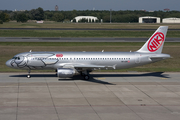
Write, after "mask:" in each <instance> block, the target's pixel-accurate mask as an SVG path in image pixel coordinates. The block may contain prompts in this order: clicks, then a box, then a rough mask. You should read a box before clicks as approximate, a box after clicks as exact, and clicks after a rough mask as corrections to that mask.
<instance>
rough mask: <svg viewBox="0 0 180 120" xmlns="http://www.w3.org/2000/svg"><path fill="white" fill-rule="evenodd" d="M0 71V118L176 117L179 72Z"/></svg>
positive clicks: (143, 119) (100, 119) (132, 119)
mask: <svg viewBox="0 0 180 120" xmlns="http://www.w3.org/2000/svg"><path fill="white" fill-rule="evenodd" d="M31 76H32V77H31V78H30V79H28V78H26V73H0V118H1V119H2V120H179V119H180V74H179V73H139V72H128V73H92V74H91V76H92V77H91V79H90V80H88V81H84V80H80V79H81V77H80V76H75V77H74V78H73V79H58V78H57V77H55V75H54V74H51V73H32V75H31Z"/></svg>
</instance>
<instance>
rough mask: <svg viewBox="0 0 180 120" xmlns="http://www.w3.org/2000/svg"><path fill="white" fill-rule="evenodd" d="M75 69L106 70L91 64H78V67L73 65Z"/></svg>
mask: <svg viewBox="0 0 180 120" xmlns="http://www.w3.org/2000/svg"><path fill="white" fill-rule="evenodd" d="M73 66H74V68H105V66H101V65H90V64H87V65H86V64H83V65H81V64H77V65H73Z"/></svg>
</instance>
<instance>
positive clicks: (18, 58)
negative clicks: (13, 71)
mask: <svg viewBox="0 0 180 120" xmlns="http://www.w3.org/2000/svg"><path fill="white" fill-rule="evenodd" d="M12 59H15V60H20V57H13V58H12Z"/></svg>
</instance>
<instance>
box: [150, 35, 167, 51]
mask: <svg viewBox="0 0 180 120" xmlns="http://www.w3.org/2000/svg"><path fill="white" fill-rule="evenodd" d="M163 42H164V34H163V33H162V32H157V33H155V34H154V35H153V36H152V37H151V39H150V40H149V42H148V45H147V48H148V50H149V51H150V52H155V51H156V50H158V49H159V48H160V47H161V45H162V44H163Z"/></svg>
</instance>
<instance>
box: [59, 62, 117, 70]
mask: <svg viewBox="0 0 180 120" xmlns="http://www.w3.org/2000/svg"><path fill="white" fill-rule="evenodd" d="M61 66H62V67H63V68H84V69H93V68H113V69H115V68H116V64H115V65H113V66H103V65H93V64H77V63H76V64H72V63H71V64H61Z"/></svg>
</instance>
